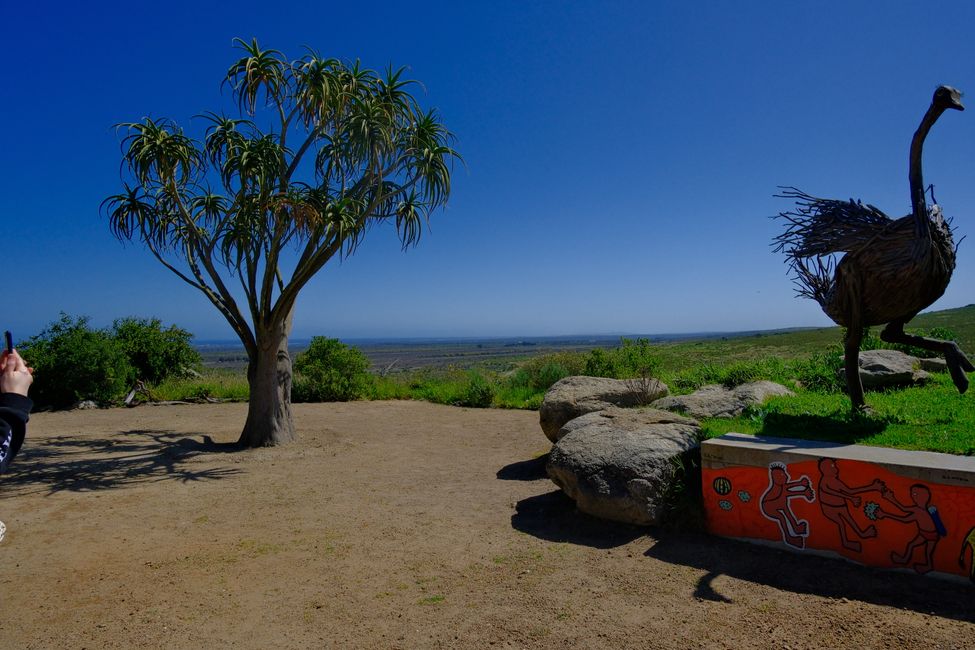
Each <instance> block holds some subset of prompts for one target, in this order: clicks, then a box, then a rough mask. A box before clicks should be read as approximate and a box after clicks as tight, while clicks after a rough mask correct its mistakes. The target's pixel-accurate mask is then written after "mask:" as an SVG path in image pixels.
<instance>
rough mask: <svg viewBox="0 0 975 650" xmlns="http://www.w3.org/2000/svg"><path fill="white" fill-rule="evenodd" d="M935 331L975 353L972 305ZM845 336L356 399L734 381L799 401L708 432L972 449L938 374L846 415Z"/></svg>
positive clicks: (711, 346) (620, 354)
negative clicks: (630, 382) (763, 384)
mask: <svg viewBox="0 0 975 650" xmlns="http://www.w3.org/2000/svg"><path fill="white" fill-rule="evenodd" d="M932 328H947V329H950V330H952V331H953V332H954V333H955V335H956V339H957V340H958V342H959V344H960V345H961V347H962V349H966V350H968V351H969V352H971V353H973V354H975V305H969V306H967V307H962V308H959V309H951V310H945V311H940V312H934V313H931V314H922V315H920V316H918V317H917V318H915V319H914V320H913V321H912V322H911V323H910V326H909V328H908V329H909V330H918V329H925V330H929V329H932ZM877 334H879V328H874V331H873V335H874V340H876V338H875V337H876V335H877ZM842 337H843V333H842V330H841V329H840V328H838V327H830V328H820V329H808V330H794V331H788V332H775V333H761V334H754V335H747V336H730V337H711V338H704V339H700V340H690V341H680V342H674V343H662V344H650V343H649V342H648V341H629V342H624V343H623V344H622V345H621V346H620V347H618V348H615V349H613V350H594V351H590V352H581V351H564V352H555V353H549V354H543V355H536V356H533V357H522V358H520V359H515V360H514V361H512V360H510V358H506V360H505V361H504V362H501V361H499V360H498V359H486V360H485V361H484V362H483V364H481V365H479V366H477V367H476V368H474V369H473V370H472V369H470V368H468V367H465V368H458V367H451V366H447V367H442V368H425V369H423V370H419V371H414V372H405V373H395V374H391V375H388V376H372V377H371V381H370V382H369V388H368V391H367V394H366V395H365V398H366V399H379V400H382V399H415V400H425V401H429V402H434V403H438V404H448V405H461V406H481V407H484V406H491V407H494V408H512V409H537V408H539V407H540V406H541V403H542V399H543V397H544V395H545V392H546V391H547V390H548V388H549V387H550V386H551V385H552V384H553V383H555V382H556V381H558V380H559V379H561V378H563V377H566V376H569V375H579V374H592V375H600V376H609V377H616V378H620V379H626V378H631V377H640V376H653V377H656V378H659V379H660V380H661V381H663V382H664V383H666V384H667V385H668V386H669V387H670V390H671V393H672V394H683V393H689V392H692V391H694V390H696V389H697V388H699V387H701V386H702V385H705V384H724V385H726V386H736V385H739V384H742V383H745V382H749V381H755V380H758V379H768V380H771V381H775V382H778V383H780V384H783V385H785V386H787V387H789V388H791V389H793V390H795V391H796V395H795V396H794V397H788V398H774V399H773V400H771V401H770V402H768V403H767V404H766V405H764V406H763V407H761V408H759V409H753V410H752V411H749V412H747V413H746V414H745V415H744V416H742V417H739V418H735V419H732V420H726V419H710V420H705V421H704V422H702V425H703V428H704V432H705V435H706V436H708V437H713V436H718V435H721V434H723V433H726V432H728V431H737V432H740V433H754V434H763V435H770V436H779V437H803V438H812V439H819V440H831V441H840V442H847V443H861V444H867V445H880V446H890V447H899V448H903V449H928V450H932V451H942V452H948V453H953V454H967V455H973V454H975V398H973V397H972V396H971V395H959V394H958V392H957V391H956V390H955V388H954V386H953V385H952V383H951V381H950V380H949V379H948V377H947V376H946V375H939V376H936V377H935V379H934V380H933V381H932V383H931V384H930V385H928V386H925V387H919V388H910V389H906V390H899V391H890V392H885V393H877V392H870V393H868V394H867V403H868V404H869V406H870V407H871V408H872V409H873V411H874V413H873V414H872V415H871V416H870V417H852V416H851V415H850V413H849V409H850V402H849V398H848V397H846V395H844V394H843V393H842V392H841V391H840V385H839V380H838V376H837V370H838V369H839V367H840V365H841V355H842V347H841V345H840V343H841V341H842ZM152 394H153V397H155V398H156V399H158V400H193V399H200V398H203V397H211V398H218V399H229V400H246V399H247V397H248V387H247V381H246V378H245V377H244V376H243V373H242V372H240V371H233V370H226V369H206V370H204V372H203V376H202V377H200V378H195V379H172V380H168V381H166V382H164V383H162V384H160V385H159V386H156V387H154V388H153V389H152Z"/></svg>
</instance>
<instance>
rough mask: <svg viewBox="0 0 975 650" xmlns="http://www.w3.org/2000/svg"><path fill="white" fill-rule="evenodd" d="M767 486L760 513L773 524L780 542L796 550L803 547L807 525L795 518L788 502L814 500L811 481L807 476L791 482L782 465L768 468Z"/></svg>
mask: <svg viewBox="0 0 975 650" xmlns="http://www.w3.org/2000/svg"><path fill="white" fill-rule="evenodd" d="M768 475H769V486H768V489H767V490H765V494H763V495H762V514H764V515H765V516H766V517H768V518H769V519H771V520H772V521H774V522H776V523H777V524H778V525H779V530H780V531H781V532H782V541H783V542H785V543H786V544H788V545H790V546H794V547H796V548H806V537H808V536H809V522H807V521H799V520H798V519H796V516H795V514H793V512H792V508H791V507H790V506H789V499H795V498H796V497H802V498H803V499H805V500H806V501H808V502H810V503H811V502H812V501H813V499H814V498H815V495H814V493H813V489H812V482H811V481H810V480H809V477H808V476H803V477H801V478H799V480H796V481H793V480H791V478H792V477H791V476H789V472H788V471H786V468H785V465H783V464H782V463H772V464H771V465H769V466H768Z"/></svg>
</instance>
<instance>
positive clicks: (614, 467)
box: [546, 407, 701, 525]
mask: <svg viewBox="0 0 975 650" xmlns="http://www.w3.org/2000/svg"><path fill="white" fill-rule="evenodd" d="M560 433H561V434H562V437H561V439H560V440H559V441H558V442H557V443H555V445H554V446H553V447H552V451H551V453H549V459H548V464H547V465H546V470H547V471H548V475H549V477H550V478H551V479H552V480H553V481H554V482H555V484H556V485H558V486H559V487H560V488H561V489H562V491H563V492H565V493H566V494H567V495H569V497H571V498H572V499H573V500H575V502H576V506H577V507H578V508H579V509H580V510H581V511H583V512H585V513H588V514H590V515H593V516H596V517H601V518H603V519H612V520H614V521H622V522H625V523H630V524H638V525H652V524H658V523H660V522H661V520H662V518H663V515H664V505H665V500H666V497H667V494H668V493H669V492H670V490H671V489H672V487H673V485H674V481H675V480H676V477H677V476H678V473H677V470H678V467H679V465H680V463H681V457H682V456H683V455H684V454H687V453H688V452H690V451H691V450H693V449H695V448H697V447H698V446H699V439H700V434H701V429H700V427H699V426H698V424H697V422H695V421H694V420H691V419H689V418H685V417H681V416H679V415H676V414H674V413H668V412H666V411H660V410H657V409H651V408H640V409H622V408H616V407H613V408H609V409H606V410H604V411H599V412H595V413H589V414H587V415H583V416H581V417H578V418H576V419H574V420H572V421H571V422H569V423H568V424H566V425H565V426H564V427H563V428H562V431H561V432H560Z"/></svg>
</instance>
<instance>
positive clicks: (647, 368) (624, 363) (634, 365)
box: [585, 338, 660, 379]
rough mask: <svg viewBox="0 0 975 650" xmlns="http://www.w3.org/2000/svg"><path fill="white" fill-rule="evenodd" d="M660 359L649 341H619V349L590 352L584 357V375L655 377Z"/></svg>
mask: <svg viewBox="0 0 975 650" xmlns="http://www.w3.org/2000/svg"><path fill="white" fill-rule="evenodd" d="M659 372H660V359H659V358H658V356H657V354H656V352H655V351H654V349H653V345H652V344H651V343H650V341H649V339H637V340H636V341H633V340H630V339H626V338H624V339H621V341H620V347H618V348H614V349H612V350H600V349H599V348H597V349H595V350H592V351H591V352H589V354H587V355H586V360H585V374H586V375H588V376H590V377H612V378H615V379H632V378H635V377H656V376H657V374H658V373H659Z"/></svg>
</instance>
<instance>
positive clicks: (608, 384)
mask: <svg viewBox="0 0 975 650" xmlns="http://www.w3.org/2000/svg"><path fill="white" fill-rule="evenodd" d="M669 392H670V391H669V390H668V388H667V385H666V384H664V383H661V382H659V381H657V380H656V379H648V380H642V379H634V380H625V379H607V378H605V377H566V378H564V379H560V380H559V381H557V382H555V384H553V385H552V387H551V388H549V389H548V392H547V393H545V398H544V400H543V401H542V406H541V408H540V409H539V410H538V420H539V424H541V425H542V431H543V432H544V433H545V436H546V437H547V438H548V439H549V440H551V441H552V442H558V440H559V430H560V429H561V428H562V425H564V424H565V423H566V422H569V421H570V420H572V419H574V418H577V417H579V416H580V415H585V414H586V413H592V412H594V411H602V410H604V409H607V408H609V407H611V406H622V407H629V406H641V405H645V404H649V403H650V402H652V401H654V400H655V399H658V398H660V397H664V396H665V395H667V394H668V393H669Z"/></svg>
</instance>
